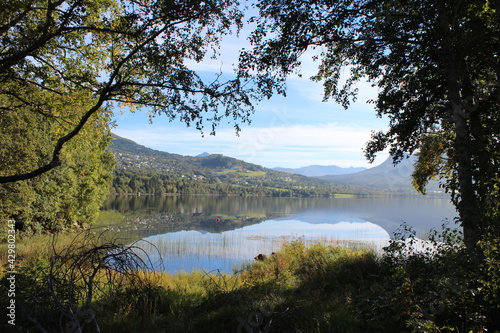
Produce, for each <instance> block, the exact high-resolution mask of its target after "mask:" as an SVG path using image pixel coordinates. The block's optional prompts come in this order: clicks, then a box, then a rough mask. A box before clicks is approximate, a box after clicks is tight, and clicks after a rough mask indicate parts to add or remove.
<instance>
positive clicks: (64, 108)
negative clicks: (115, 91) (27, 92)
mask: <svg viewBox="0 0 500 333" xmlns="http://www.w3.org/2000/svg"><path fill="white" fill-rule="evenodd" d="M49 97H50V96H46V95H43V94H39V95H38V99H37V100H38V101H44V102H48V101H49ZM49 104H51V105H54V106H56V107H57V109H58V110H57V112H58V115H59V116H60V117H59V116H58V117H57V118H46V117H45V116H44V115H41V114H38V113H33V112H29V111H27V110H26V109H25V108H23V107H18V108H17V110H16V112H6V113H4V114H2V116H1V117H0V128H2V131H1V132H0V141H1V142H2V145H1V146H0V156H1V158H0V169H1V170H2V172H3V173H12V174H15V173H21V172H22V171H23V170H26V169H31V168H34V167H36V165H37V164H38V163H39V162H40V161H43V160H44V159H46V158H48V157H50V155H51V153H52V151H51V148H52V147H51V146H50V144H51V143H53V142H55V141H56V140H57V137H58V133H61V132H64V131H65V130H67V128H68V127H70V126H72V124H73V122H74V121H78V120H79V117H80V116H81V115H82V113H84V112H86V107H87V105H88V104H89V101H88V100H86V99H81V100H76V101H74V100H72V99H68V98H64V97H61V98H59V99H58V100H56V101H50V103H49ZM61 119H65V121H61ZM109 121H110V115H109V112H103V111H101V112H99V113H96V114H94V115H93V116H92V117H91V118H90V119H89V120H88V124H87V126H85V128H83V129H82V130H81V132H80V134H79V135H78V137H76V138H74V139H73V140H72V141H71V142H69V143H68V144H67V145H66V146H65V148H64V149H63V150H62V151H61V153H60V159H61V162H62V165H61V166H60V167H59V168H57V169H56V170H52V171H51V172H47V173H45V174H43V175H40V176H39V177H36V178H35V179H27V180H23V181H18V182H14V183H7V184H0V216H1V217H2V218H3V219H4V220H7V219H15V221H16V223H17V225H18V227H21V228H22V229H24V230H25V231H32V232H36V231H41V230H50V231H59V230H61V229H63V228H67V227H69V226H71V225H80V226H81V225H88V224H91V223H92V222H93V221H94V220H95V219H96V217H97V214H98V212H99V208H100V205H101V203H102V201H103V200H104V196H105V195H107V194H108V193H109V185H110V183H111V180H112V170H113V168H114V157H113V155H112V154H111V152H109V151H107V150H106V149H107V147H108V145H109V144H110V142H111V133H110V129H109ZM5 129H8V130H5Z"/></svg>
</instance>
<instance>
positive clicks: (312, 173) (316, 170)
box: [273, 165, 366, 177]
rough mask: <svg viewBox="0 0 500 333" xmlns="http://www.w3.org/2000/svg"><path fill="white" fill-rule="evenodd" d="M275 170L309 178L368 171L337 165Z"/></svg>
mask: <svg viewBox="0 0 500 333" xmlns="http://www.w3.org/2000/svg"><path fill="white" fill-rule="evenodd" d="M273 170H277V171H282V172H287V173H291V174H298V175H303V176H307V177H320V176H330V175H344V174H349V173H355V172H359V171H363V170H366V168H354V167H350V168H341V167H339V166H336V165H326V166H325V165H309V166H305V167H301V168H296V169H291V168H279V167H278V168H273Z"/></svg>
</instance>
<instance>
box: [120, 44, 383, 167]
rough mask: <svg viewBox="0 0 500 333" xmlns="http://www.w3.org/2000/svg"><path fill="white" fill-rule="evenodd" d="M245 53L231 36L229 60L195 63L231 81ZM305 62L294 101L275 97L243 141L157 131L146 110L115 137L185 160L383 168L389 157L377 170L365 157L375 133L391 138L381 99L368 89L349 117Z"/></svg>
mask: <svg viewBox="0 0 500 333" xmlns="http://www.w3.org/2000/svg"><path fill="white" fill-rule="evenodd" d="M244 46H245V40H244V38H243V37H241V38H239V39H238V38H236V37H235V36H229V38H228V39H227V40H226V41H225V43H224V45H223V48H222V50H221V54H222V56H221V58H220V59H218V60H213V59H210V60H207V61H204V62H202V63H190V64H189V65H190V67H191V68H193V69H196V70H199V71H200V72H201V73H210V72H218V71H220V70H222V71H223V72H224V73H227V75H228V77H229V76H230V75H231V74H230V73H232V64H233V63H235V59H237V52H238V50H239V49H240V48H241V47H244ZM313 52H317V51H311V52H308V54H307V55H306V57H304V59H303V66H302V69H301V74H302V78H299V77H291V78H290V79H289V80H288V82H287V97H286V98H285V97H282V96H274V97H273V98H271V99H270V100H266V101H262V102H261V103H260V104H258V105H257V106H256V108H255V113H254V115H253V116H252V118H251V119H252V122H251V124H250V125H242V126H241V129H242V131H241V132H240V135H239V137H238V136H236V134H235V131H234V128H233V127H232V126H226V127H225V126H221V127H220V128H219V129H218V131H217V134H216V135H215V136H210V135H208V134H207V135H205V136H204V137H202V135H201V134H200V133H199V132H198V131H197V130H196V129H195V128H192V127H191V128H187V127H186V125H185V124H183V123H180V122H177V121H174V122H169V121H168V120H167V119H166V118H162V117H161V116H158V117H156V118H154V121H153V124H149V118H148V116H147V112H146V111H145V110H143V111H139V112H136V113H130V112H128V111H127V112H124V113H123V114H122V113H120V112H119V111H120V110H117V112H115V121H116V124H117V127H116V128H115V129H114V130H113V132H114V133H116V134H118V135H120V136H123V137H125V138H128V139H131V140H134V141H135V142H137V143H139V144H142V145H144V146H146V147H149V148H153V149H157V150H161V151H166V152H169V153H176V154H181V155H192V156H194V155H198V154H201V153H203V152H208V153H211V154H216V153H217V154H224V155H226V156H230V157H234V158H238V159H242V160H244V161H247V162H251V163H256V164H259V165H262V166H265V167H271V168H272V167H292V168H297V167H302V166H307V165H337V166H341V167H351V166H353V167H372V166H374V165H377V164H380V163H382V162H383V161H384V160H385V159H386V158H387V156H388V154H387V153H380V154H378V157H377V159H376V160H375V162H374V163H373V164H372V165H370V164H369V163H368V162H367V161H366V159H365V158H364V155H363V152H362V149H363V147H364V146H365V143H366V142H367V141H368V140H369V138H370V135H371V131H372V130H375V131H378V130H385V129H386V128H387V123H388V122H387V120H386V119H380V118H377V117H376V116H375V111H374V108H373V105H370V104H367V103H366V101H367V100H369V99H371V98H374V97H376V89H375V88H372V87H371V85H370V84H369V83H361V84H360V85H359V86H358V88H359V95H358V100H357V102H356V103H353V104H351V106H350V108H349V109H348V110H344V109H343V108H342V107H341V106H340V105H337V104H336V103H335V102H333V101H331V102H322V91H323V89H322V86H321V83H314V82H312V81H310V80H309V77H311V76H312V75H313V74H315V68H316V67H317V65H318V63H315V62H313V61H312V60H310V57H311V55H313Z"/></svg>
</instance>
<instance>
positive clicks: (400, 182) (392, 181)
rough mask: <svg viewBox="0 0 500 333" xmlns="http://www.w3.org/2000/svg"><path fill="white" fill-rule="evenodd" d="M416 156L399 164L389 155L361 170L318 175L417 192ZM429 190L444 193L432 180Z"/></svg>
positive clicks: (331, 179) (374, 186) (403, 191)
mask: <svg viewBox="0 0 500 333" xmlns="http://www.w3.org/2000/svg"><path fill="white" fill-rule="evenodd" d="M416 159H417V157H416V156H410V157H409V158H405V159H403V161H401V162H400V163H399V164H397V165H394V164H393V161H392V157H389V158H388V159H387V160H385V161H384V162H383V163H382V164H380V165H378V166H376V167H373V168H369V169H366V170H363V171H360V172H356V173H351V174H344V175H329V176H321V177H317V178H318V179H322V180H326V181H331V182H335V183H340V184H349V185H355V186H363V187H368V188H372V189H384V190H385V191H389V192H392V193H416V190H415V189H414V188H413V186H412V184H411V181H412V179H411V174H412V173H413V169H414V164H415V162H416ZM427 192H428V193H429V194H431V193H443V192H444V191H443V189H441V188H439V183H438V182H436V181H431V182H430V183H429V185H428V187H427Z"/></svg>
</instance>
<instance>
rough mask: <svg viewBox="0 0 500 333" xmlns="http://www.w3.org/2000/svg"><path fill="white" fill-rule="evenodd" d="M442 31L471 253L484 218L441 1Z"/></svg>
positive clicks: (461, 206)
mask: <svg viewBox="0 0 500 333" xmlns="http://www.w3.org/2000/svg"><path fill="white" fill-rule="evenodd" d="M438 6H439V9H440V10H439V32H440V35H441V45H440V46H441V52H442V54H441V57H442V58H441V59H442V66H443V69H444V71H443V73H444V79H445V81H446V85H447V90H448V96H447V99H448V102H449V104H450V112H451V117H450V118H451V119H450V120H451V121H453V125H454V131H455V142H454V150H455V154H456V163H457V178H458V190H459V197H458V200H455V204H456V206H457V210H458V213H459V215H460V221H461V223H462V227H463V231H464V241H465V245H466V246H467V248H468V249H469V253H471V254H477V250H478V246H477V242H478V241H479V235H478V232H477V228H478V226H480V224H481V221H479V220H478V219H480V216H479V214H477V212H476V194H475V191H474V186H473V173H472V152H471V139H470V123H469V120H468V119H469V114H468V111H467V110H466V108H465V107H464V105H463V103H462V97H461V86H460V80H459V66H458V62H457V61H458V59H456V58H457V57H456V56H455V52H454V50H455V48H454V45H453V40H454V38H453V33H452V27H451V26H450V22H451V20H450V17H449V11H448V8H446V6H445V4H444V3H441V2H439V5H438Z"/></svg>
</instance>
